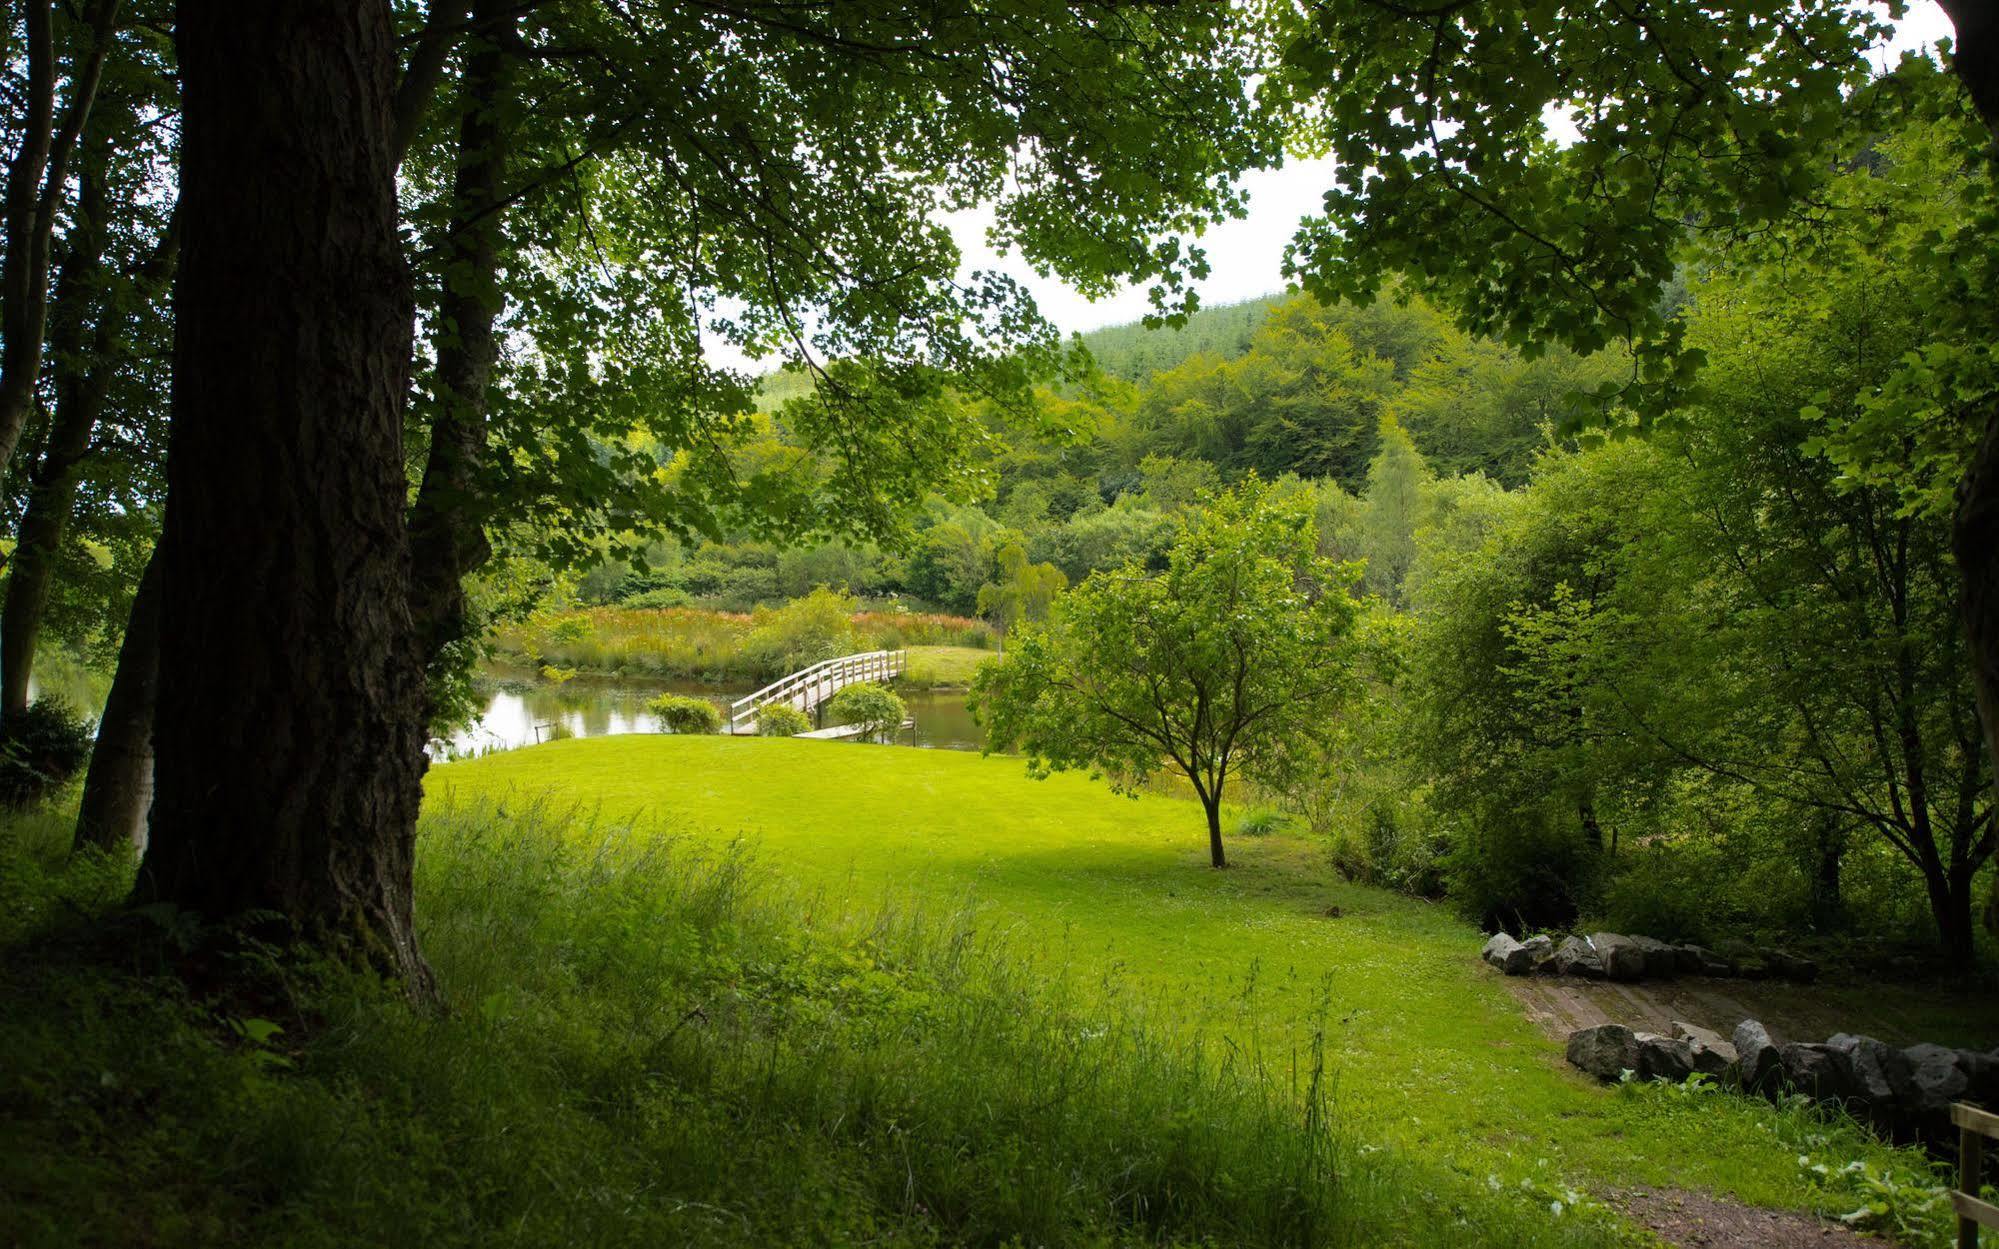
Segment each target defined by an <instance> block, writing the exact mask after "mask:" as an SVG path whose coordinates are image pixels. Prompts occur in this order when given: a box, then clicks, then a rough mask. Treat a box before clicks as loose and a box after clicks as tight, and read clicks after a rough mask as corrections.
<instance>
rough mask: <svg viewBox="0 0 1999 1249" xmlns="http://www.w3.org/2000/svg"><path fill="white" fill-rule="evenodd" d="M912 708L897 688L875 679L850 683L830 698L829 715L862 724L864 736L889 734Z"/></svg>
mask: <svg viewBox="0 0 1999 1249" xmlns="http://www.w3.org/2000/svg"><path fill="white" fill-rule="evenodd" d="M908 714H909V708H908V707H907V706H905V705H904V703H903V701H902V699H900V698H898V697H896V695H895V693H894V691H892V690H889V689H888V688H886V687H884V686H880V685H875V684H873V683H871V682H867V681H863V682H861V683H860V684H858V685H849V686H847V687H846V688H845V689H842V690H841V691H839V692H838V693H836V694H834V695H833V697H832V698H830V699H828V700H827V702H826V718H827V719H829V720H832V721H833V722H834V723H835V724H853V725H858V726H859V727H860V730H861V736H862V737H863V738H864V739H869V740H872V739H876V738H883V739H885V738H888V737H891V736H893V735H894V733H895V732H896V730H898V729H900V728H901V727H902V721H903V718H904V717H905V716H907V715H908Z"/></svg>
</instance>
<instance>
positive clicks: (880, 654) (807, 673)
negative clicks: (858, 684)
mask: <svg viewBox="0 0 1999 1249" xmlns="http://www.w3.org/2000/svg"><path fill="white" fill-rule="evenodd" d="M899 653H901V652H897V651H862V652H860V653H859V654H856V655H836V656H835V657H833V658H832V659H822V660H820V661H819V662H818V663H816V664H811V665H809V666H807V667H804V668H800V669H799V670H798V671H796V672H793V673H790V674H788V675H786V676H781V677H779V678H778V679H777V680H775V681H772V682H771V683H770V684H769V685H766V686H764V687H763V688H762V689H760V690H758V691H757V692H756V693H754V694H745V695H744V696H743V697H741V698H738V699H737V700H736V701H735V702H732V703H730V704H729V710H731V711H734V710H736V709H737V708H738V707H746V706H749V705H751V704H752V703H754V704H757V705H759V706H761V705H762V704H764V703H767V702H769V701H770V696H771V694H772V693H773V692H775V691H776V690H777V689H778V688H779V687H781V686H785V685H790V684H792V683H793V682H802V681H804V680H805V679H806V678H807V677H812V676H817V675H819V670H820V669H821V668H830V667H832V666H833V665H835V664H843V663H846V662H847V661H848V660H850V659H883V658H887V657H888V656H890V655H895V654H899Z"/></svg>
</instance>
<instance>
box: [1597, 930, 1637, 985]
mask: <svg viewBox="0 0 1999 1249" xmlns="http://www.w3.org/2000/svg"><path fill="white" fill-rule="evenodd" d="M1589 943H1590V946H1591V948H1593V949H1594V950H1595V951H1596V956H1597V957H1598V958H1599V959H1601V960H1602V961H1603V974H1604V975H1605V976H1607V977H1609V978H1610V979H1612V980H1643V979H1644V978H1645V951H1644V950H1643V949H1641V948H1640V947H1639V945H1638V943H1637V942H1635V941H1633V940H1632V939H1631V938H1629V937H1627V936H1625V935H1623V934H1622V933H1615V932H1593V933H1591V934H1590V935H1589Z"/></svg>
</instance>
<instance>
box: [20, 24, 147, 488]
mask: <svg viewBox="0 0 1999 1249" xmlns="http://www.w3.org/2000/svg"><path fill="white" fill-rule="evenodd" d="M117 13H118V4H117V0H96V2H95V3H93V4H92V5H90V6H89V8H88V9H87V10H86V11H85V13H84V17H83V22H84V26H85V28H86V29H85V30H84V32H83V37H84V38H85V39H87V40H88V41H89V43H88V45H87V49H86V50H82V51H81V52H80V54H79V55H78V56H77V58H76V62H75V65H76V67H75V70H74V72H73V73H72V75H71V78H70V83H69V91H70V97H69V101H68V103H67V105H66V106H65V107H64V109H63V113H62V119H61V122H60V124H58V123H57V120H56V113H55V91H56V66H55V44H54V35H53V30H52V26H51V22H50V4H49V0H29V3H28V5H27V14H26V28H27V35H28V47H27V59H28V100H27V111H26V116H25V118H24V123H25V124H24V126H23V128H22V137H21V146H20V148H19V149H18V150H17V151H16V153H15V155H14V159H13V160H12V161H11V162H9V164H8V167H7V191H6V199H5V212H4V229H5V234H6V242H7V254H6V258H5V260H4V261H0V471H4V470H5V469H6V467H7V465H8V464H9V463H11V462H12V461H13V458H14V450H15V448H16V447H17V446H19V445H20V441H21V431H22V430H23V429H25V428H27V424H28V415H29V413H30V412H31V411H33V409H34V402H35V387H36V385H37V384H38V383H39V381H40V379H41V371H42V346H43V336H44V334H45V333H46V332H47V329H48V293H49V246H50V242H51V240H52V239H53V238H54V233H55V218H56V210H57V209H58V208H59V207H61V203H62V196H63V188H64V186H65V185H66V184H67V182H68V176H69V175H68V172H67V166H68V162H69V155H70V152H71V150H72V149H73V148H74V147H75V145H76V141H77V137H78V136H79V135H80V134H82V132H83V125H84V122H85V120H86V119H87V118H88V117H89V116H90V109H91V105H92V104H93V103H94V102H95V101H96V98H97V84H98V82H99V81H100V80H101V79H102V78H103V75H104V60H105V57H106V56H108V55H109V54H110V51H111V41H112V26H113V22H114V20H115V19H116V17H117Z"/></svg>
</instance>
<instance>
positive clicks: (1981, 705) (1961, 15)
mask: <svg viewBox="0 0 1999 1249" xmlns="http://www.w3.org/2000/svg"><path fill="white" fill-rule="evenodd" d="M1942 7H1943V10H1944V12H1945V14H1946V15H1948V16H1949V18H1950V20H1951V25H1952V27H1953V28H1954V30H1955V34H1956V36H1957V37H1956V39H1955V40H1954V41H1953V42H1954V45H1955V46H1954V48H1953V51H1952V53H1951V68H1952V70H1953V71H1954V72H1955V73H1956V74H1957V77H1958V81H1960V82H1962V83H1963V84H1964V86H1965V90H1966V91H1967V92H1968V93H1969V94H1970V96H1971V101H1972V103H1973V104H1974V105H1975V106H1976V107H1977V109H1978V114H1979V116H1980V117H1981V118H1982V119H1984V122H1985V128H1986V129H1987V130H1988V131H1990V132H1991V133H1992V134H1993V136H1994V142H1995V143H1999V7H1995V6H1994V5H1992V4H1990V3H1987V0H1942ZM1951 546H1952V549H1953V550H1954V551H1955V553H1956V555H1957V570H1958V575H1959V576H1961V577H1962V578H1963V579H1964V601H1963V605H1962V608H1961V610H1962V613H1963V618H1964V634H1965V640H1966V641H1967V643H1968V644H1969V645H1970V648H1971V681H1972V688H1973V689H1974V690H1975V691H1976V693H1977V697H1978V718H1979V723H1980V724H1982V725H1983V726H1984V729H1985V751H1986V756H1987V758H1988V761H1989V762H1990V763H1991V765H1992V785H1993V800H1994V802H1995V803H1999V406H1995V407H1993V408H1991V409H1990V410H1989V411H1987V413H1986V415H1985V433H1984V434H1983V435H1982V436H1981V437H1980V438H1979V440H1978V447H1977V450H1976V451H1974V452H1973V453H1972V458H1971V463H1970V465H1969V466H1968V467H1967V468H1966V469H1965V473H1964V478H1963V480H1961V481H1960V482H1958V486H1957V515H1956V518H1955V524H1954V526H1953V530H1952V534H1951ZM1985 926H1986V927H1987V928H1988V929H1991V930H1992V931H1993V932H1999V875H1995V876H1994V877H1993V880H1992V896H1991V898H1990V899H1989V900H1988V901H1987V903H1986V907H1985Z"/></svg>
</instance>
